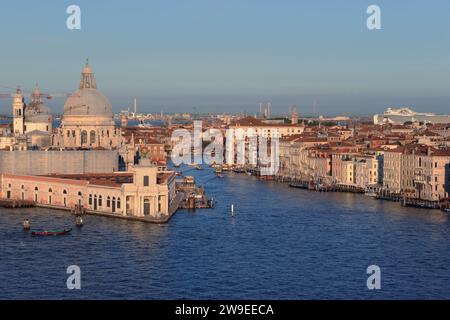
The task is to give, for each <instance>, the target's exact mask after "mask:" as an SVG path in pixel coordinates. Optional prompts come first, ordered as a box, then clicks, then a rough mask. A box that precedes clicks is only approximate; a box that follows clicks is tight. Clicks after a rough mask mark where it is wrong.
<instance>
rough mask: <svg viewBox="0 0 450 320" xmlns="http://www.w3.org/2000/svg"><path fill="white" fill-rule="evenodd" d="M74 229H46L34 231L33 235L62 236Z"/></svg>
mask: <svg viewBox="0 0 450 320" xmlns="http://www.w3.org/2000/svg"><path fill="white" fill-rule="evenodd" d="M70 231H72V229H60V230H44V231H33V232H31V235H33V236H62V235H65V234H68V233H69V232H70Z"/></svg>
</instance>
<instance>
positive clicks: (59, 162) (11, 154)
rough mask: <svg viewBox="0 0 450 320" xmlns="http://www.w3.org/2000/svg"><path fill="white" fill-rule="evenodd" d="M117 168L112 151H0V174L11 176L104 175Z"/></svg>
mask: <svg viewBox="0 0 450 320" xmlns="http://www.w3.org/2000/svg"><path fill="white" fill-rule="evenodd" d="M118 165H119V164H118V152H117V151H116V150H77V151H75V150H74V151H30V150H27V151H0V172H4V173H12V174H22V175H43V174H52V173H76V174H83V173H108V172H114V171H117V170H118Z"/></svg>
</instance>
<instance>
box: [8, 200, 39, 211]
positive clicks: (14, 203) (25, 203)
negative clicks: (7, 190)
mask: <svg viewBox="0 0 450 320" xmlns="http://www.w3.org/2000/svg"><path fill="white" fill-rule="evenodd" d="M35 206H36V203H35V202H34V201H29V200H16V199H1V200H0V207H3V208H11V209H16V208H32V207H35Z"/></svg>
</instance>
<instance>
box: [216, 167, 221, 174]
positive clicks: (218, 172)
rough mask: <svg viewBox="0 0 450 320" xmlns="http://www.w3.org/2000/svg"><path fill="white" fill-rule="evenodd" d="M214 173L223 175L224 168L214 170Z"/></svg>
mask: <svg viewBox="0 0 450 320" xmlns="http://www.w3.org/2000/svg"><path fill="white" fill-rule="evenodd" d="M214 172H215V173H216V174H220V173H222V167H217V168H216V169H215V170H214Z"/></svg>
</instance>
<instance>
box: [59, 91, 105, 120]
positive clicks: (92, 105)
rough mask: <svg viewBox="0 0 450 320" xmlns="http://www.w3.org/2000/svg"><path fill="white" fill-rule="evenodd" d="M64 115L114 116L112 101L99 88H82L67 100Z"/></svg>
mask: <svg viewBox="0 0 450 320" xmlns="http://www.w3.org/2000/svg"><path fill="white" fill-rule="evenodd" d="M64 116H102V117H111V118H112V117H113V113H112V107H111V103H110V102H109V100H108V98H106V97H105V95H104V94H103V93H101V92H100V91H98V90H97V89H80V90H78V91H76V92H74V93H73V94H71V95H70V97H69V98H68V99H67V100H66V103H65V104H64Z"/></svg>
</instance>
